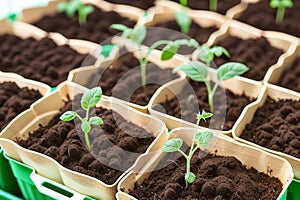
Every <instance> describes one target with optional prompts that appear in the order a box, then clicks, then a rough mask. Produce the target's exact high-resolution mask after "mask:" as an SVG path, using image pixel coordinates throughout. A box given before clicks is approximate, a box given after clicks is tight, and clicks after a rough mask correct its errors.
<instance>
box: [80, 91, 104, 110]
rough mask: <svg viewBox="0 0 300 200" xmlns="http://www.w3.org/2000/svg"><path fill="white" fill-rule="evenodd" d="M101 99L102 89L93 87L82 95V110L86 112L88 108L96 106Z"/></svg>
mask: <svg viewBox="0 0 300 200" xmlns="http://www.w3.org/2000/svg"><path fill="white" fill-rule="evenodd" d="M101 97H102V89H101V88H100V87H95V88H93V89H91V90H89V91H88V92H86V93H84V94H83V95H82V97H81V107H82V108H83V109H84V110H88V109H89V108H91V107H94V106H96V105H97V103H99V101H100V99H101Z"/></svg>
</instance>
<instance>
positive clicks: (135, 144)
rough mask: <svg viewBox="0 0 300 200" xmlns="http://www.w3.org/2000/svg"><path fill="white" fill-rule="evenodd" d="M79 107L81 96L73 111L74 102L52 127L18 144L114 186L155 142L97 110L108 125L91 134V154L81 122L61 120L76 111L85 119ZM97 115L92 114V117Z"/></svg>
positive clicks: (112, 114)
mask: <svg viewBox="0 0 300 200" xmlns="http://www.w3.org/2000/svg"><path fill="white" fill-rule="evenodd" d="M75 102H76V103H75ZM76 105H77V106H78V105H80V99H79V97H78V96H76V100H75V101H74V102H73V107H72V103H71V102H67V103H66V105H65V106H64V107H63V108H62V109H61V111H60V113H59V114H57V115H56V116H55V117H53V119H52V120H51V121H50V122H49V124H48V125H46V126H40V128H39V129H37V130H36V131H34V132H32V133H30V134H29V137H28V139H27V140H22V139H18V140H17V142H18V143H19V144H20V145H21V146H23V147H25V148H27V149H30V150H34V151H37V152H40V153H43V154H45V155H48V156H50V157H52V158H54V159H55V160H57V161H58V162H59V163H60V164H61V165H63V166H64V167H66V168H69V169H71V170H74V171H77V172H80V173H83V174H86V175H90V176H92V177H95V178H97V179H99V180H101V181H103V182H105V183H107V184H113V183H114V182H115V181H116V180H117V179H118V177H119V176H120V175H121V174H122V173H123V171H120V170H124V171H125V170H126V169H128V168H129V167H130V166H131V165H132V164H133V163H134V162H135V160H136V159H137V157H138V156H139V155H140V154H141V153H143V152H145V151H146V149H147V148H148V147H149V145H150V144H151V143H152V141H153V140H154V139H155V138H154V137H153V135H152V134H150V133H148V132H147V131H146V130H145V129H143V128H141V127H138V126H136V125H134V124H133V123H131V122H128V121H127V120H126V119H124V118H123V117H121V115H119V114H118V113H116V112H114V111H111V110H106V109H104V108H96V115H97V116H99V117H102V119H103V120H104V124H103V125H101V126H100V127H99V126H97V127H93V128H92V131H91V132H90V133H89V137H90V141H91V146H92V149H93V151H92V153H90V152H89V151H88V149H87V148H86V146H85V143H83V142H82V141H84V136H83V133H82V131H81V129H80V124H81V123H80V121H78V120H75V122H76V127H75V125H74V122H73V121H71V122H63V121H60V120H59V116H61V114H62V113H64V112H65V111H67V110H72V108H73V109H74V111H76V112H77V113H79V115H81V116H84V114H85V112H84V111H83V110H82V109H78V108H75V107H76ZM94 114H95V113H94V112H91V114H90V116H93V115H94ZM129 133H130V135H129ZM122 149H123V150H122ZM132 152H134V153H136V154H134V153H132ZM108 166H111V167H112V168H111V167H108ZM117 169H120V170H117Z"/></svg>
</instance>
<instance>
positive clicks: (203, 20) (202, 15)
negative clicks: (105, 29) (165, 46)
mask: <svg viewBox="0 0 300 200" xmlns="http://www.w3.org/2000/svg"><path fill="white" fill-rule="evenodd" d="M156 4H157V7H154V8H150V11H151V15H149V17H147V18H140V21H139V24H144V25H145V26H147V27H155V25H156V24H158V23H164V22H167V21H170V20H176V17H175V14H176V11H178V10H181V6H180V5H179V4H177V3H175V2H172V1H165V0H163V1H158V2H157V3H156ZM173 5H174V7H173ZM187 13H188V15H189V16H190V17H191V18H192V20H193V22H194V23H196V24H198V25H199V26H201V27H203V28H208V27H211V26H216V27H217V28H218V29H221V28H222V27H223V26H225V24H226V22H227V18H226V17H224V16H223V15H221V14H218V13H214V12H210V11H196V10H190V9H188V12H187ZM216 32H217V31H216ZM216 32H214V33H216ZM153 33H156V32H153ZM214 33H212V35H213V34H214ZM168 34H169V32H166V36H164V37H162V38H161V39H168V37H170V36H168ZM199 34H201V33H199ZM186 37H187V36H186Z"/></svg>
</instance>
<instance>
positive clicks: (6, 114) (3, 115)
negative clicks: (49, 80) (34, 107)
mask: <svg viewBox="0 0 300 200" xmlns="http://www.w3.org/2000/svg"><path fill="white" fill-rule="evenodd" d="M41 97H42V95H41V94H40V92H39V91H37V90H32V89H28V88H27V87H24V88H20V87H18V86H17V84H16V83H14V82H3V83H0V130H2V129H4V128H5V126H6V125H7V124H8V123H9V122H10V121H11V120H12V119H13V118H15V117H16V116H17V115H18V114H20V113H21V112H23V111H24V110H26V109H28V108H29V107H30V105H31V104H32V103H33V102H35V101H36V100H38V99H39V98H41Z"/></svg>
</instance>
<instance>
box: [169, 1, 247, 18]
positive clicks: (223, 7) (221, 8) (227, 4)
mask: <svg viewBox="0 0 300 200" xmlns="http://www.w3.org/2000/svg"><path fill="white" fill-rule="evenodd" d="M171 1H175V2H179V0H171ZM240 2H241V1H240V0H218V9H217V11H218V12H219V13H221V14H223V15H224V14H226V12H227V10H229V9H230V8H232V7H233V6H235V5H237V4H239V3H240ZM188 7H189V8H192V9H195V10H208V9H209V1H199V0H189V1H188Z"/></svg>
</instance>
